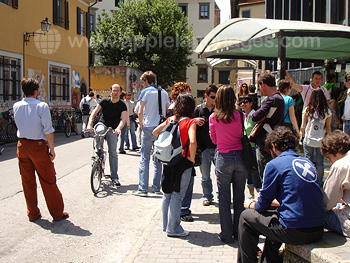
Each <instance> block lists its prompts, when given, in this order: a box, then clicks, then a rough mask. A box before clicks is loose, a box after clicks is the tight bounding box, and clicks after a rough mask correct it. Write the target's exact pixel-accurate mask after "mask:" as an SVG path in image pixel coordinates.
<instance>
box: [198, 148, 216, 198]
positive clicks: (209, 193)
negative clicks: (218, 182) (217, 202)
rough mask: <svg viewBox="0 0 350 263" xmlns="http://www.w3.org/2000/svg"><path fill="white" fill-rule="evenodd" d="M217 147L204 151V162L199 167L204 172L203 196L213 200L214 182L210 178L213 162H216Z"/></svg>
mask: <svg viewBox="0 0 350 263" xmlns="http://www.w3.org/2000/svg"><path fill="white" fill-rule="evenodd" d="M215 152H216V148H207V149H205V150H204V151H203V152H202V164H201V166H200V167H199V169H200V171H201V174H202V188H203V198H204V199H207V200H208V201H209V202H211V201H213V197H214V196H213V183H212V181H211V178H210V168H211V163H213V164H215V163H214V157H215Z"/></svg>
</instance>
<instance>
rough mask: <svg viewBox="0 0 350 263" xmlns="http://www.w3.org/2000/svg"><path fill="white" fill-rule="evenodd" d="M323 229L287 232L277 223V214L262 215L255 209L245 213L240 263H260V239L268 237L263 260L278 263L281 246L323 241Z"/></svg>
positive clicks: (239, 246) (239, 242) (240, 235)
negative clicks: (258, 248) (258, 257)
mask: <svg viewBox="0 0 350 263" xmlns="http://www.w3.org/2000/svg"><path fill="white" fill-rule="evenodd" d="M322 234H323V227H322V226H321V227H314V228H286V227H284V226H283V225H281V223H280V222H279V220H278V215H277V213H276V212H266V213H262V214H260V213H259V212H257V211H255V210H254V209H247V210H245V211H243V212H242V214H241V217H240V220H239V232H238V252H237V262H238V263H241V262H242V263H250V262H258V259H257V251H256V248H257V245H258V243H259V235H263V236H265V237H266V239H265V245H264V251H263V255H262V257H263V258H265V259H266V261H267V262H269V263H271V262H278V250H279V248H280V246H281V245H282V243H286V244H291V245H302V244H308V243H312V242H316V241H317V240H320V239H321V238H322Z"/></svg>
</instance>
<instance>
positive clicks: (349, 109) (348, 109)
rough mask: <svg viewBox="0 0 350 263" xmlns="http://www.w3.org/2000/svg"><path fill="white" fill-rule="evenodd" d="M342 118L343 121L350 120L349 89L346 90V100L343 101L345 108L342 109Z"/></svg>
mask: <svg viewBox="0 0 350 263" xmlns="http://www.w3.org/2000/svg"><path fill="white" fill-rule="evenodd" d="M344 117H345V120H347V121H349V120H350V89H348V90H347V95H346V100H345V107H344Z"/></svg>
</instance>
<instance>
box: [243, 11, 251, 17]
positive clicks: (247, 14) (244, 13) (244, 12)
mask: <svg viewBox="0 0 350 263" xmlns="http://www.w3.org/2000/svg"><path fill="white" fill-rule="evenodd" d="M242 17H245V18H250V10H243V11H242Z"/></svg>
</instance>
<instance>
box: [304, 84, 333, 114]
mask: <svg viewBox="0 0 350 263" xmlns="http://www.w3.org/2000/svg"><path fill="white" fill-rule="evenodd" d="M327 111H328V103H327V99H326V96H325V95H324V93H323V91H322V89H320V88H317V89H314V90H313V91H312V93H311V96H310V100H309V104H308V108H307V110H306V115H307V116H309V117H311V118H312V117H313V116H314V113H316V114H317V116H318V118H321V119H324V118H325V117H326V112H327Z"/></svg>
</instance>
